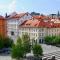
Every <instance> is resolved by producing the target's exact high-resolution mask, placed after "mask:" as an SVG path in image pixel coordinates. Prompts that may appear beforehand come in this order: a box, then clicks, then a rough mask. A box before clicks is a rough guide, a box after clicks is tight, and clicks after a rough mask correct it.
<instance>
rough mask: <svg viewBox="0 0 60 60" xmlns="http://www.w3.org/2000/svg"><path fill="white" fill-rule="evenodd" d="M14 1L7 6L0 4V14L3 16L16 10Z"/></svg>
mask: <svg viewBox="0 0 60 60" xmlns="http://www.w3.org/2000/svg"><path fill="white" fill-rule="evenodd" d="M16 2H17V1H16V0H12V1H11V3H9V4H0V13H2V14H5V13H6V12H7V13H11V12H14V11H15V10H16Z"/></svg>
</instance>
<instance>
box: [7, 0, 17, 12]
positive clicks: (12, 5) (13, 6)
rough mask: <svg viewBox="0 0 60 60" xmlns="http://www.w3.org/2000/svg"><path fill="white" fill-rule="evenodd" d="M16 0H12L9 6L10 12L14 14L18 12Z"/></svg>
mask: <svg viewBox="0 0 60 60" xmlns="http://www.w3.org/2000/svg"><path fill="white" fill-rule="evenodd" d="M16 2H17V1H16V0H12V2H11V3H10V4H9V8H8V10H9V12H14V11H15V10H16Z"/></svg>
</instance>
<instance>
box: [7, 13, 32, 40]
mask: <svg viewBox="0 0 60 60" xmlns="http://www.w3.org/2000/svg"><path fill="white" fill-rule="evenodd" d="M6 19H7V35H8V36H9V37H11V38H12V39H13V40H16V38H17V37H18V34H19V28H18V26H19V25H21V24H22V23H23V22H24V21H26V20H28V19H32V16H31V15H30V14H29V13H20V14H17V13H15V12H14V13H12V14H11V15H9V16H7V18H6Z"/></svg>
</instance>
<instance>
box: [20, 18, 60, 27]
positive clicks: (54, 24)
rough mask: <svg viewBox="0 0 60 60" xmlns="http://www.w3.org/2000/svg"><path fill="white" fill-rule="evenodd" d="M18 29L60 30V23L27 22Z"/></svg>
mask: <svg viewBox="0 0 60 60" xmlns="http://www.w3.org/2000/svg"><path fill="white" fill-rule="evenodd" d="M20 27H44V28H60V23H54V22H51V21H48V22H44V21H39V20H38V19H37V20H27V21H25V23H23V24H22V25H20Z"/></svg>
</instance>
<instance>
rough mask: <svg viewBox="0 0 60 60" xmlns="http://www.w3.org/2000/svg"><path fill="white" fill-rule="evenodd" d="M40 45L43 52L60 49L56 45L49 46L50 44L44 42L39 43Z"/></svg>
mask: <svg viewBox="0 0 60 60" xmlns="http://www.w3.org/2000/svg"><path fill="white" fill-rule="evenodd" d="M41 46H42V48H43V54H48V53H52V52H56V51H60V48H59V47H56V46H51V45H46V44H41Z"/></svg>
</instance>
